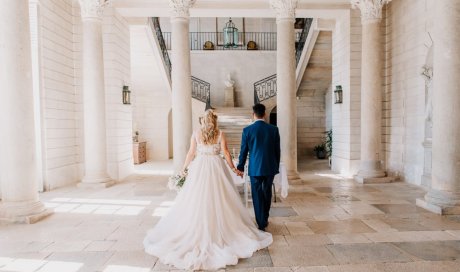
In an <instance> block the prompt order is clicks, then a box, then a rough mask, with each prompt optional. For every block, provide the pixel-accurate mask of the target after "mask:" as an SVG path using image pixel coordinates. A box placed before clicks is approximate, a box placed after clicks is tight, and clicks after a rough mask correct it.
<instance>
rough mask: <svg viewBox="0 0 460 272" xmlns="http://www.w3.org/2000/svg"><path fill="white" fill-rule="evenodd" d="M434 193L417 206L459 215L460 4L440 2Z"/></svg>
mask: <svg viewBox="0 0 460 272" xmlns="http://www.w3.org/2000/svg"><path fill="white" fill-rule="evenodd" d="M433 18H436V19H435V20H434V33H433V34H434V35H433V36H434V54H433V61H434V63H433V72H434V73H433V75H434V77H433V84H434V87H433V96H432V99H433V102H432V103H433V119H432V120H433V138H432V148H433V150H432V152H433V153H432V154H433V157H432V159H433V160H432V172H431V174H432V180H431V190H430V191H428V193H427V194H426V195H425V199H424V200H417V204H418V205H419V206H421V207H423V208H426V209H428V210H430V211H432V212H435V213H438V214H460V141H459V139H460V121H459V116H460V107H459V105H460V92H459V86H460V80H459V77H458V75H459V73H460V30H459V28H458V27H457V26H458V24H459V23H460V2H459V1H457V0H443V1H437V2H436V4H435V10H434V16H433Z"/></svg>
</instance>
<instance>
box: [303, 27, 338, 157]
mask: <svg viewBox="0 0 460 272" xmlns="http://www.w3.org/2000/svg"><path fill="white" fill-rule="evenodd" d="M331 81H332V32H330V31H321V32H320V33H319V35H318V39H317V40H316V44H315V46H314V48H313V51H312V55H311V57H310V60H309V62H308V66H307V68H306V69H305V73H304V75H303V77H302V81H301V83H300V86H299V90H298V91H297V97H298V99H297V154H298V156H299V157H305V156H310V157H311V156H312V155H313V154H314V152H313V148H314V146H316V145H318V144H321V143H322V142H323V141H324V136H325V134H324V132H325V131H326V100H325V98H326V91H327V89H329V87H330V85H331Z"/></svg>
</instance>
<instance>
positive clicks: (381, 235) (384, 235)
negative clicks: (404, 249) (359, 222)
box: [364, 232, 403, 243]
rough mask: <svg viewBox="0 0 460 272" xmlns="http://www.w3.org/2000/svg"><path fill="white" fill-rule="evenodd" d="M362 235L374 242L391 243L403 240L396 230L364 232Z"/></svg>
mask: <svg viewBox="0 0 460 272" xmlns="http://www.w3.org/2000/svg"><path fill="white" fill-rule="evenodd" d="M364 235H365V236H366V237H367V238H368V239H369V240H371V241H372V242H375V243H391V242H402V241H403V238H402V237H400V236H399V235H397V234H396V232H377V233H365V234H364Z"/></svg>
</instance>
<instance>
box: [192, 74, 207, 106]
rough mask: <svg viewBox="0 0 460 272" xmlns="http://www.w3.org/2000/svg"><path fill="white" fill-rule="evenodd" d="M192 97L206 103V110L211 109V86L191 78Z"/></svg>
mask: <svg viewBox="0 0 460 272" xmlns="http://www.w3.org/2000/svg"><path fill="white" fill-rule="evenodd" d="M192 97H193V98H195V99H197V100H199V101H201V102H203V103H206V109H210V108H211V84H210V83H209V82H206V81H204V80H201V79H199V78H196V77H194V76H192Z"/></svg>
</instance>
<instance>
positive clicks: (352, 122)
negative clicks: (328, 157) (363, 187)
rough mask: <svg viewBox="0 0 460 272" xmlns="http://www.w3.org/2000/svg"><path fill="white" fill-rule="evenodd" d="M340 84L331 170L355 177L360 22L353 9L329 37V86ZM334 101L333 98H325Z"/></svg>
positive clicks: (357, 137)
mask: <svg viewBox="0 0 460 272" xmlns="http://www.w3.org/2000/svg"><path fill="white" fill-rule="evenodd" d="M336 85H341V86H342V89H343V103H342V104H333V103H331V104H330V105H331V107H332V109H331V110H330V111H331V112H332V118H331V119H332V129H333V158H332V169H333V170H334V171H336V172H339V173H341V174H343V175H346V176H353V175H354V174H356V172H357V170H358V167H359V159H360V134H361V132H360V129H361V127H360V119H361V118H360V114H361V112H360V107H361V106H360V103H361V102H360V95H361V86H360V85H361V20H360V13H359V11H357V10H349V11H348V12H345V13H344V14H343V15H342V16H340V17H337V18H336V25H335V29H334V30H333V34H332V87H333V88H335V86H336ZM329 97H330V99H334V98H333V95H331V96H329Z"/></svg>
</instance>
